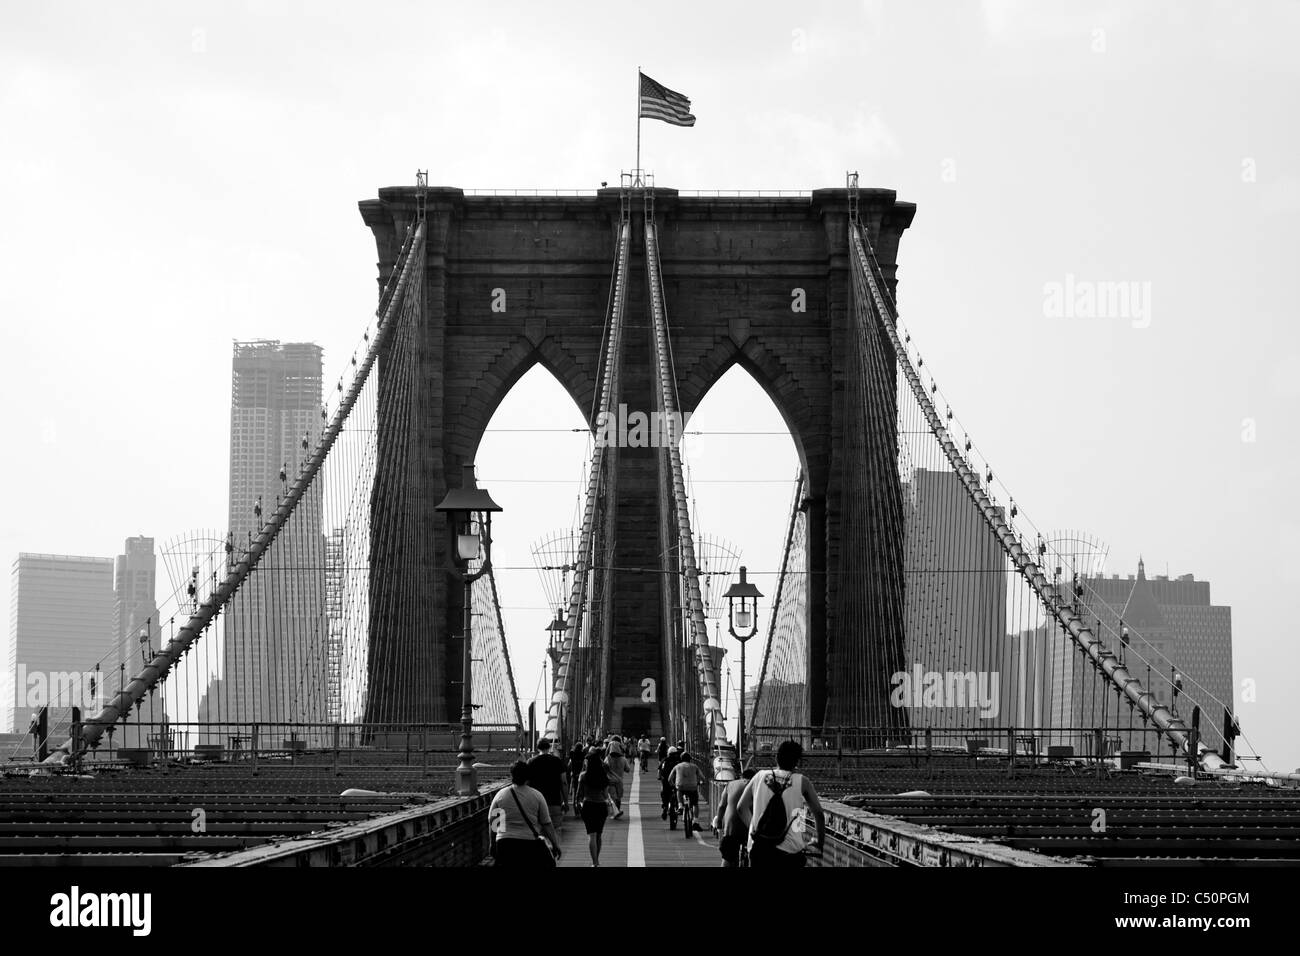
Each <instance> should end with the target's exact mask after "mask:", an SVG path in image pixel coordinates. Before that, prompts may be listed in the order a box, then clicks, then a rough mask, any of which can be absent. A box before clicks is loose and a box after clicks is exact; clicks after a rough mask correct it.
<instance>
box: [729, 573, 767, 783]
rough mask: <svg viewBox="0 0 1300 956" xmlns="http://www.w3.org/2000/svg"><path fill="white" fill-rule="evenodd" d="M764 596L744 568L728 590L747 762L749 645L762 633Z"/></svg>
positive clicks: (741, 744)
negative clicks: (737, 644) (760, 611)
mask: <svg viewBox="0 0 1300 956" xmlns="http://www.w3.org/2000/svg"><path fill="white" fill-rule="evenodd" d="M762 596H763V595H762V593H761V592H760V591H759V590H758V588H756V587H754V585H752V584H750V583H749V581H747V580H746V579H745V566H744V565H743V564H742V565H741V566H740V580H739V581H737V582H736V583H735V584H733V585H732V586H731V587H729V588H727V593H726V594H724V595H723V597H725V598H726V599H727V612H728V613H727V630H729V631H730V632H731V636H732V637H734V638H735V639H736V640H738V641H740V723H739V725H738V729H737V733H736V758H737V759H738V760H739V761H740V762H741V763H742V764H743V763H744V761H745V642H746V641H748V640H749V639H750V638H751V637H753V636H754V635H755V634H757V633H758V599H759V598H761V597H762Z"/></svg>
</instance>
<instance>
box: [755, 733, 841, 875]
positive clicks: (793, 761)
mask: <svg viewBox="0 0 1300 956" xmlns="http://www.w3.org/2000/svg"><path fill="white" fill-rule="evenodd" d="M802 757H803V748H802V747H801V746H799V744H798V742H796V741H794V740H787V741H785V743H783V744H781V746H780V747H778V748H777V750H776V767H777V769H775V770H760V771H759V772H758V773H756V774H755V775H754V777H753V779H752V780H750V781H749V783H747V784H745V789H744V791H743V792H742V793H741V795H740V798H739V799H738V800H737V809H738V810H739V811H740V812H742V813H744V814H747V815H748V816H749V865H750V866H752V867H755V868H758V867H774V868H775V867H800V866H804V865H805V863H806V860H805V859H804V854H803V851H804V847H805V846H806V845H807V832H806V831H807V819H808V814H809V813H810V812H811V813H812V815H813V817H814V818H815V819H816V821H817V838H816V840H815V842H814V844H813V845H814V846H824V845H825V843H826V815H825V814H824V813H823V812H822V805H821V801H819V800H818V799H817V791H816V790H814V789H813V785H812V781H811V780H809V779H808V777H807V776H805V775H804V774H801V773H796V772H795V768H796V767H798V766H799V760H800V759H801V758H802Z"/></svg>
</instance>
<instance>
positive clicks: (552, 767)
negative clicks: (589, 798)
mask: <svg viewBox="0 0 1300 956" xmlns="http://www.w3.org/2000/svg"><path fill="white" fill-rule="evenodd" d="M568 772H569V769H568V767H567V766H565V763H564V761H563V760H561V759H560V758H559V757H557V756H555V754H553V753H551V740H550V738H549V737H543V738H542V739H541V740H539V741H537V756H536V757H534V758H533V759H532V760H530V761H528V786H530V787H532V788H533V789H534V790H536V791H537V792H538V793H540V794H541V795H542V796H543V797H545V798H546V808H547V810H549V811H550V814H551V822H552V823H554V824H555V831H556V832H557V833H562V832H564V813H565V811H566V810H568V809H569V801H568V798H567V797H566V795H565V790H566V786H565V780H564V778H565V776H566V775H567V774H568Z"/></svg>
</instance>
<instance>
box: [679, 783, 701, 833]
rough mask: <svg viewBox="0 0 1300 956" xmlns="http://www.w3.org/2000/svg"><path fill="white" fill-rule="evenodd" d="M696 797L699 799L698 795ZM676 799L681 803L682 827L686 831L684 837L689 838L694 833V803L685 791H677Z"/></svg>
mask: <svg viewBox="0 0 1300 956" xmlns="http://www.w3.org/2000/svg"><path fill="white" fill-rule="evenodd" d="M696 799H699V798H698V796H697V797H696ZM677 800H678V802H679V803H680V804H681V814H682V829H683V830H685V831H686V839H688V840H689V839H690V838H691V837H692V836H693V835H694V833H695V814H696V810H695V803H694V801H693V800H691V799H690V797H689V796H688V795H687V793H685V792H683V791H681V790H679V791H677Z"/></svg>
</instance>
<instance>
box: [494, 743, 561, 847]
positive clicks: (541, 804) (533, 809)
mask: <svg viewBox="0 0 1300 956" xmlns="http://www.w3.org/2000/svg"><path fill="white" fill-rule="evenodd" d="M510 780H511V784H510V786H508V787H502V788H501V789H500V790H498V791H497V795H496V796H495V797H493V798H492V804H491V806H489V807H488V826H489V828H490V829H491V831H492V835H493V836H494V837H495V838H496V842H495V844H494V846H493V852H492V855H493V858H494V859H495V860H496V865H497V866H504V867H540V866H548V865H553V864H551V863H550V861H548V860H546V859H545V855H547V854H551V855H554V857H555V859H557V860H558V859H559V858H560V835H559V834H558V833H556V832H555V826H554V825H553V824H552V823H551V813H550V810H549V809H548V808H547V806H546V798H545V797H543V796H542V795H541V793H539V792H538V791H536V790H534V789H533V788H532V787H530V786H528V764H527V763H525V762H524V761H522V760H519V761H517V762H516V763H515V765H514V766H513V767H511V768H510ZM541 835H545V836H546V838H547V839H548V840H550V841H551V845H550V847H547V846H546V845H545V844H544V843H543V842H542V841H541V840H540V839H539V837H540V836H541Z"/></svg>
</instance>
